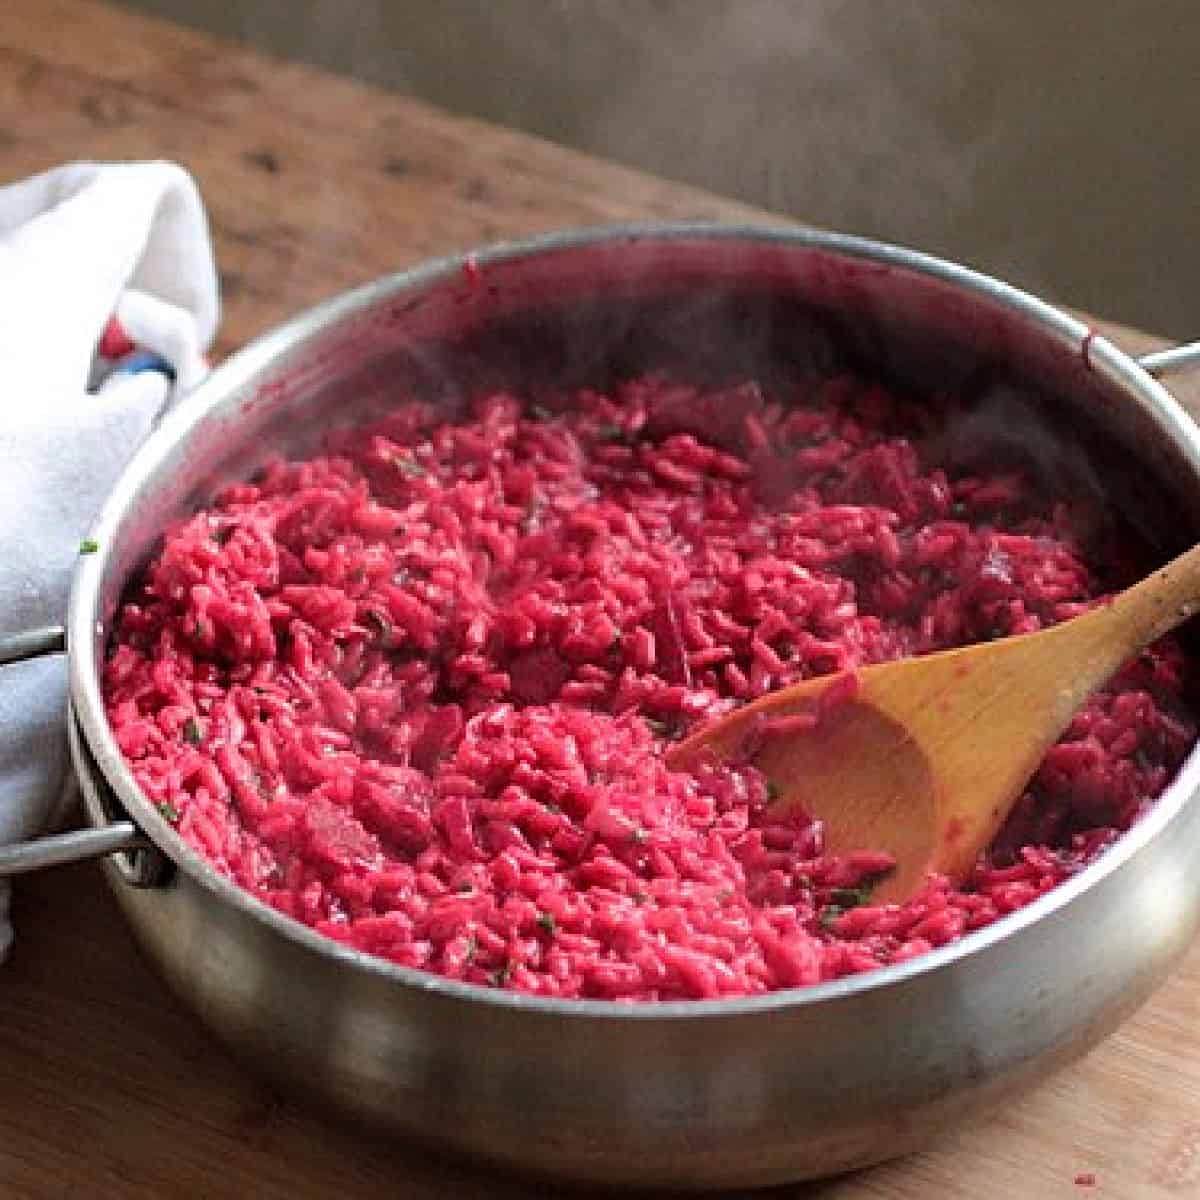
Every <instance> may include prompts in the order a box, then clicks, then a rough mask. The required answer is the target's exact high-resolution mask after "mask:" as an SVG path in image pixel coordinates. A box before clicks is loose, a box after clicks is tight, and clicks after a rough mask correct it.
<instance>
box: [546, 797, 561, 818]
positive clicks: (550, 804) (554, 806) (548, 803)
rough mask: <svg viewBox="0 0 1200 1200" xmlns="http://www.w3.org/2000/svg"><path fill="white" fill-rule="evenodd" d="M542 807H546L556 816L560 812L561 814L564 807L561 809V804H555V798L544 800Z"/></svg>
mask: <svg viewBox="0 0 1200 1200" xmlns="http://www.w3.org/2000/svg"><path fill="white" fill-rule="evenodd" d="M542 807H543V808H544V809H545V810H546V811H547V812H548V813H553V814H554V815H555V816H558V814H559V813H560V812H562V809H561V808H559V806H558V805H557V804H555V803H554V801H553V800H544V801H543V802H542Z"/></svg>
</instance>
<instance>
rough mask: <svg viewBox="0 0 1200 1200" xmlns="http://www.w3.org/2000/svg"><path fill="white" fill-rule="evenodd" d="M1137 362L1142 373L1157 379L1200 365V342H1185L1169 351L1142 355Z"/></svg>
mask: <svg viewBox="0 0 1200 1200" xmlns="http://www.w3.org/2000/svg"><path fill="white" fill-rule="evenodd" d="M1137 361H1138V366H1139V367H1141V368H1142V370H1143V371H1146V372H1147V373H1149V374H1150V375H1153V376H1154V377H1155V378H1156V379H1158V378H1161V377H1162V376H1163V375H1171V374H1174V372H1176V371H1183V370H1186V369H1187V368H1188V367H1194V366H1196V365H1197V364H1198V363H1200V342H1185V343H1184V344H1183V345H1182V346H1172V347H1171V348H1170V349H1169V350H1156V351H1155V352H1154V353H1153V354H1143V355H1142V357H1141V358H1139V359H1138V360H1137Z"/></svg>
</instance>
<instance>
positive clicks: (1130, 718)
mask: <svg viewBox="0 0 1200 1200" xmlns="http://www.w3.org/2000/svg"><path fill="white" fill-rule="evenodd" d="M781 399H782V398H781V397H772V396H768V395H766V394H765V393H764V390H763V389H762V388H760V387H759V386H758V385H756V384H752V383H751V384H745V385H742V386H740V387H737V388H730V389H725V390H723V391H719V392H718V391H704V390H698V389H695V388H692V387H689V386H685V385H682V384H678V383H673V382H668V381H667V380H665V379H663V378H642V379H635V380H631V381H628V382H626V383H624V384H622V385H621V386H619V387H618V388H616V389H615V390H614V391H612V392H611V393H607V394H605V393H600V392H591V391H589V392H581V393H579V394H578V395H576V396H575V397H573V398H572V403H571V405H570V406H565V405H555V406H554V411H552V412H547V411H545V410H543V409H539V408H538V407H537V406H536V405H535V404H533V403H532V402H530V401H527V400H525V399H523V398H521V397H519V396H516V395H512V394H505V393H500V394H492V395H487V396H483V397H481V398H480V399H479V400H478V401H477V402H476V403H475V404H474V407H473V408H472V410H471V412H470V413H469V415H468V416H467V418H465V419H463V420H461V421H459V422H457V423H455V422H451V421H446V420H442V419H440V418H439V417H438V416H437V414H436V412H435V411H434V410H433V409H432V408H431V407H430V406H428V405H425V404H421V403H416V402H404V403H401V404H398V405H397V406H396V408H395V410H394V412H393V413H392V414H391V415H390V416H389V417H387V418H386V419H385V420H383V421H381V422H379V423H378V424H377V425H375V426H374V427H372V428H369V429H362V430H357V431H352V432H349V433H340V434H338V435H337V436H336V437H332V438H331V439H330V443H329V447H330V448H329V450H328V452H327V453H325V454H323V455H322V456H319V457H317V458H314V459H312V460H310V461H307V462H283V461H279V462H275V463H273V464H271V465H270V466H269V467H268V468H266V469H265V470H264V471H263V472H262V473H261V475H260V476H259V477H258V478H257V479H256V480H255V481H254V482H252V483H244V484H239V485H237V486H235V487H231V488H228V489H226V491H225V492H224V493H223V494H222V495H220V496H219V497H218V498H217V499H216V501H215V503H214V504H213V505H212V506H211V507H210V508H209V509H207V510H205V511H203V512H200V513H198V514H196V515H195V516H194V517H192V518H190V519H188V520H186V521H183V522H181V523H180V524H178V525H177V526H176V527H174V528H173V529H171V530H169V531H168V532H167V535H166V538H165V540H164V543H163V545H162V548H161V549H160V551H159V553H158V554H157V556H156V557H155V558H154V560H153V561H152V562H151V563H150V564H149V566H148V567H147V569H146V571H145V572H144V575H143V576H142V578H141V579H140V581H139V582H138V584H137V585H136V586H135V588H134V589H133V591H132V592H131V593H130V594H129V595H128V596H127V598H126V601H125V604H124V606H123V608H122V609H121V611H120V613H119V615H118V619H117V622H116V625H115V630H114V636H113V639H112V643H111V646H110V650H109V655H108V659H107V663H106V666H105V672H104V680H103V683H104V694H105V699H106V704H107V711H108V716H109V720H110V723H111V725H112V728H113V731H114V735H115V737H116V739H117V742H118V745H119V746H120V748H121V750H122V753H123V754H124V755H125V756H126V757H127V759H128V760H129V762H130V765H131V767H132V770H133V772H134V774H135V777H136V779H137V780H138V782H139V784H140V786H141V787H142V789H143V790H144V792H145V794H146V795H147V796H148V797H149V798H150V799H151V800H152V802H154V803H156V804H158V805H159V807H160V810H161V811H162V812H163V814H164V816H166V817H167V819H168V820H171V821H173V822H174V823H175V824H176V826H177V828H178V830H179V832H180V834H181V835H182V836H183V837H184V839H185V840H186V841H187V842H188V843H189V844H190V845H191V846H193V847H194V848H195V849H196V850H197V851H198V852H199V853H200V854H202V855H203V856H205V857H206V858H207V859H208V860H209V861H210V862H211V863H212V864H213V865H214V867H215V868H216V869H217V870H218V871H220V872H222V873H223V874H225V875H227V876H228V877H230V878H231V879H233V880H235V881H236V882H237V883H239V884H240V885H241V886H242V887H244V888H246V889H248V890H249V891H250V892H252V893H253V894H254V895H256V896H257V897H259V898H260V899H261V900H263V901H264V902H266V903H267V904H269V905H271V906H273V907H274V908H275V909H277V910H278V911H279V912H281V913H284V914H286V915H287V916H289V917H293V918H294V919H296V920H299V921H303V922H304V923H306V924H308V925H311V926H312V927H313V928H315V929H317V930H318V931H320V932H321V933H323V934H324V935H326V936H328V937H330V938H334V939H336V940H337V941H339V942H342V943H345V944H347V945H350V946H355V947H358V948H359V949H362V950H364V951H366V952H368V953H371V954H375V955H380V956H382V957H385V958H388V959H390V960H392V961H394V962H397V963H400V964H402V965H405V966H410V967H416V968H419V969H422V970H426V971H432V972H436V973H438V974H441V975H443V976H446V977H447V978H451V979H459V980H465V981H468V982H471V983H476V984H484V985H490V986H494V987H507V988H510V989H514V990H518V991H522V992H528V993H533V994H538V995H545V996H561V997H590V998H601V999H611V1000H619V1001H653V1000H670V999H702V998H721V997H730V996H741V995H749V994H754V993H759V992H764V991H770V990H772V989H776V988H785V987H793V986H801V985H807V984H812V983H816V982H819V981H821V980H827V979H834V978H838V977H840V976H843V975H846V974H851V973H855V972H859V971H865V970H870V969H873V968H875V967H877V966H880V965H883V964H887V963H897V962H902V961H905V960H906V959H909V958H912V957H913V956H915V955H918V954H922V953H925V952H927V951H928V950H929V949H931V948H932V947H935V946H940V945H944V944H945V943H947V942H949V941H952V940H954V939H955V938H957V937H959V936H961V935H962V934H963V933H965V932H969V931H970V930H974V929H979V928H982V927H983V926H985V925H987V924H989V923H990V922H992V921H994V920H996V919H997V918H998V917H1000V916H1003V915H1004V914H1005V913H1008V912H1011V911H1013V910H1014V909H1016V908H1019V907H1021V906H1022V905H1024V904H1028V903H1029V902H1030V901H1031V900H1033V899H1036V898H1037V897H1038V896H1039V895H1041V894H1043V893H1044V892H1045V891H1046V890H1048V889H1049V888H1052V887H1053V886H1054V885H1055V884H1057V883H1058V882H1060V881H1061V880H1062V879H1065V878H1066V877H1068V876H1069V875H1071V874H1073V873H1075V872H1077V871H1078V870H1080V869H1081V868H1082V867H1083V866H1084V865H1085V864H1086V863H1087V862H1089V861H1091V860H1092V859H1093V858H1095V857H1096V855H1098V854H1100V853H1103V851H1104V849H1105V848H1106V847H1107V846H1108V845H1110V844H1111V843H1112V841H1113V840H1114V839H1115V838H1117V837H1118V836H1119V835H1120V833H1121V832H1122V831H1123V830H1125V829H1127V828H1128V827H1129V826H1130V824H1131V823H1132V822H1133V821H1135V820H1136V819H1137V817H1138V816H1139V815H1140V814H1141V813H1142V812H1144V811H1145V808H1146V806H1147V804H1148V803H1150V802H1151V800H1152V799H1153V797H1154V796H1155V795H1156V794H1157V793H1158V792H1159V791H1160V790H1161V789H1162V787H1163V786H1165V784H1166V782H1167V781H1168V780H1169V779H1170V777H1171V776H1172V774H1173V773H1174V771H1175V770H1176V769H1177V768H1178V766H1179V764H1180V763H1181V761H1182V759H1183V757H1184V755H1185V754H1186V753H1187V751H1188V748H1189V747H1190V746H1191V744H1192V742H1193V741H1194V739H1195V736H1196V722H1195V719H1194V717H1193V715H1192V714H1191V712H1190V711H1189V709H1188V708H1187V706H1186V704H1185V703H1184V701H1183V697H1184V695H1185V690H1186V687H1185V685H1186V684H1187V673H1186V670H1185V665H1186V664H1185V662H1184V660H1183V656H1182V654H1181V652H1180V650H1179V647H1178V645H1177V644H1176V643H1174V642H1173V641H1171V640H1169V639H1168V640H1164V641H1163V642H1161V643H1159V644H1158V645H1157V646H1155V647H1154V648H1153V649H1152V650H1151V651H1149V652H1148V653H1146V654H1144V655H1143V656H1142V657H1141V658H1140V659H1139V660H1138V661H1137V662H1135V663H1133V664H1130V666H1129V667H1128V668H1127V669H1126V670H1125V671H1124V672H1123V673H1122V674H1121V675H1120V676H1119V677H1118V678H1117V679H1116V680H1115V681H1114V682H1113V683H1112V684H1110V686H1109V687H1108V688H1106V689H1105V690H1103V691H1102V692H1100V693H1098V694H1097V695H1096V696H1094V697H1093V698H1092V700H1091V701H1090V702H1089V704H1088V706H1087V707H1086V708H1085V709H1084V710H1083V711H1082V712H1081V713H1080V714H1079V715H1078V716H1077V717H1076V718H1075V720H1074V721H1073V722H1072V724H1071V727H1070V728H1069V729H1068V731H1067V732H1066V734H1065V735H1064V737H1063V739H1062V740H1061V741H1060V743H1059V744H1058V745H1057V746H1056V747H1054V748H1053V749H1052V750H1051V751H1050V753H1049V754H1048V755H1047V757H1046V760H1045V762H1044V763H1043V765H1042V767H1041V769H1040V770H1039V772H1038V774H1037V775H1036V776H1035V778H1034V779H1033V780H1032V781H1031V783H1030V785H1029V788H1028V790H1027V792H1026V794H1025V795H1024V796H1023V797H1022V800H1021V801H1020V803H1019V804H1018V805H1017V808H1016V809H1015V811H1014V813H1013V815H1012V817H1011V818H1010V820H1009V822H1008V823H1007V825H1006V826H1005V828H1004V829H1003V830H1002V831H1001V833H1000V835H999V836H998V837H997V839H996V841H995V843H994V844H993V846H992V847H991V848H990V849H989V851H988V852H987V853H986V854H985V855H984V856H983V857H982V858H981V859H980V861H979V863H978V864H977V865H976V868H975V870H974V871H973V873H972V875H971V876H970V878H969V879H968V880H967V881H966V882H965V883H964V884H963V885H962V886H961V887H952V886H950V884H949V883H948V882H947V881H946V880H944V879H939V878H930V879H929V880H928V881H927V882H926V884H925V886H924V888H923V889H922V890H921V892H920V893H919V894H918V895H917V896H915V897H913V898H912V899H911V900H910V901H909V902H908V903H906V904H904V905H899V906H897V905H873V904H871V902H870V886H871V882H872V880H873V879H875V878H877V877H878V876H879V875H880V874H882V873H883V872H885V871H886V870H887V868H888V866H889V863H890V860H889V859H888V857H887V855H886V854H882V853H880V852H876V851H863V852H861V853H858V854H854V855H848V856H844V857H842V858H837V857H834V856H830V855H826V854H825V853H824V850H823V831H822V828H821V826H820V824H819V823H812V822H809V821H808V820H807V818H805V817H804V816H803V814H800V813H792V814H790V815H787V816H782V817H781V816H779V815H776V814H773V813H771V812H770V811H769V808H768V795H767V789H766V787H765V784H764V782H763V780H762V778H761V777H760V776H759V775H758V773H757V772H756V771H754V770H753V769H752V768H749V767H745V766H739V765H736V764H735V765H727V766H716V765H713V764H706V765H703V766H701V767H699V768H697V769H696V770H695V772H694V773H690V774H687V773H678V772H672V771H669V770H668V769H667V768H666V766H665V764H664V762H663V758H662V753H663V750H664V748H665V747H666V746H667V745H668V744H669V743H670V742H671V741H672V740H674V739H676V738H678V737H681V736H683V735H685V734H686V732H687V731H688V730H689V729H691V728H693V727H694V726H696V725H697V724H698V723H699V722H702V721H704V720H707V719H709V718H711V717H713V716H716V715H719V714H720V713H723V712H726V711H728V710H729V709H730V708H732V707H734V706H735V705H737V704H738V703H741V702H744V701H746V700H748V699H752V698H754V697H756V696H759V695H762V694H764V693H766V692H768V691H771V690H773V689H776V688H779V687H784V686H787V685H788V684H791V683H796V682H799V681H801V680H804V679H808V678H811V677H812V676H814V675H825V674H829V673H832V672H842V673H843V674H842V677H841V679H839V680H838V681H837V682H835V683H834V684H833V686H832V687H831V688H830V689H829V690H828V691H827V693H826V695H825V697H824V698H823V700H822V702H821V705H820V706H819V707H818V709H817V711H815V712H814V713H813V714H812V715H804V716H802V717H799V718H795V720H796V721H799V722H801V723H811V722H813V721H817V720H820V719H821V718H822V716H823V715H825V714H826V713H827V712H828V711H829V710H830V709H831V708H833V707H835V706H836V705H837V704H839V703H842V702H845V701H847V700H849V699H851V698H852V697H853V694H854V690H855V688H856V686H857V674H856V672H857V669H858V668H859V667H862V666H865V665H869V664H871V663H875V662H881V661H886V660H890V659H895V658H898V657H903V656H906V655H912V654H921V653H925V652H928V651H931V650H937V649H943V648H948V647H951V646H957V645H963V644H966V643H969V642H972V641H977V640H981V639H989V638H993V637H997V636H1004V635H1007V634H1011V633H1017V632H1024V631H1027V630H1033V629H1038V628H1041V627H1043V626H1046V625H1050V624H1053V623H1054V622H1056V621H1060V620H1064V619H1066V618H1068V617H1070V616H1072V615H1074V614H1075V613H1077V612H1080V611H1082V610H1083V609H1085V608H1086V607H1088V606H1089V605H1090V604H1092V603H1095V602H1096V601H1097V600H1098V599H1100V598H1101V597H1102V595H1103V589H1102V587H1101V584H1100V582H1099V578H1100V577H1098V576H1097V574H1096V573H1095V570H1094V568H1095V566H1096V564H1095V562H1094V561H1093V560H1092V559H1091V558H1090V557H1088V556H1087V555H1088V554H1090V551H1086V550H1085V547H1086V546H1087V545H1088V541H1087V537H1088V531H1089V530H1094V529H1095V528H1096V526H1097V521H1098V518H1099V517H1100V516H1102V514H1099V513H1096V512H1091V511H1087V510H1086V506H1085V505H1081V504H1080V503H1079V502H1078V501H1077V499H1075V498H1072V497H1057V496H1054V495H1052V494H1050V493H1049V491H1048V489H1047V487H1046V486H1044V485H1043V484H1042V483H1040V482H1039V481H1038V480H1037V479H1035V477H1034V476H1033V475H1032V473H1030V472H1028V471H1026V470H1024V469H1020V468H1014V467H1013V465H1012V463H1011V462H1009V463H1006V464H1004V465H1003V466H1002V467H1001V466H997V468H996V469H995V470H992V471H988V470H981V469H979V468H973V469H972V470H971V471H966V470H962V469H960V470H958V471H952V470H951V469H950V468H948V467H946V466H944V465H940V464H939V463H937V462H929V461H926V460H925V457H924V455H925V443H924V442H923V440H922V433H921V431H922V429H923V428H924V426H923V424H922V420H921V417H920V413H919V410H918V409H917V408H916V407H915V406H914V407H912V408H910V407H907V406H906V404H905V402H903V401H902V400H900V399H898V398H896V397H894V396H892V395H891V394H889V393H888V392H887V391H886V390H884V389H882V388H880V387H878V386H877V385H873V384H867V383H863V382H862V381H860V380H857V379H855V378H853V377H851V376H840V377H837V378H836V379H832V380H828V381H825V382H823V383H821V384H818V385H816V386H813V387H811V388H810V389H808V390H807V391H804V390H803V389H802V394H801V395H799V396H789V397H786V399H787V400H788V403H787V404H783V403H781ZM1127 549H1129V548H1128V547H1124V548H1123V550H1127Z"/></svg>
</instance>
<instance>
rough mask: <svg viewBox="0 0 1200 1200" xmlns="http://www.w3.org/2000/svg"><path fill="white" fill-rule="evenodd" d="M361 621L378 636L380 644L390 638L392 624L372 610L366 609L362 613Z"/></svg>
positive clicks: (381, 614)
mask: <svg viewBox="0 0 1200 1200" xmlns="http://www.w3.org/2000/svg"><path fill="white" fill-rule="evenodd" d="M363 620H364V621H365V622H366V623H367V624H368V625H370V626H371V627H372V628H373V629H374V630H375V633H376V635H377V636H378V638H379V640H380V641H381V642H386V641H387V640H388V638H389V637H391V636H392V623H391V621H389V620H388V619H387V617H385V616H384V615H383V613H380V612H376V611H375V610H374V609H373V608H369V609H367V611H366V612H365V613H363Z"/></svg>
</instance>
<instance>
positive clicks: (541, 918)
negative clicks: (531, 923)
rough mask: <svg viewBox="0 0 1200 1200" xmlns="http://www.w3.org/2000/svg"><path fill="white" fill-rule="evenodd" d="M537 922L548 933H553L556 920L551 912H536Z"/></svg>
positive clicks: (555, 927)
mask: <svg viewBox="0 0 1200 1200" xmlns="http://www.w3.org/2000/svg"><path fill="white" fill-rule="evenodd" d="M537 923H538V924H539V925H540V926H541V927H542V928H543V929H544V930H545V931H546V932H547V933H549V934H553V933H554V931H555V930H556V929H557V928H558V922H557V921H555V919H554V914H553V913H547V912H544V913H538V915H537Z"/></svg>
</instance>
